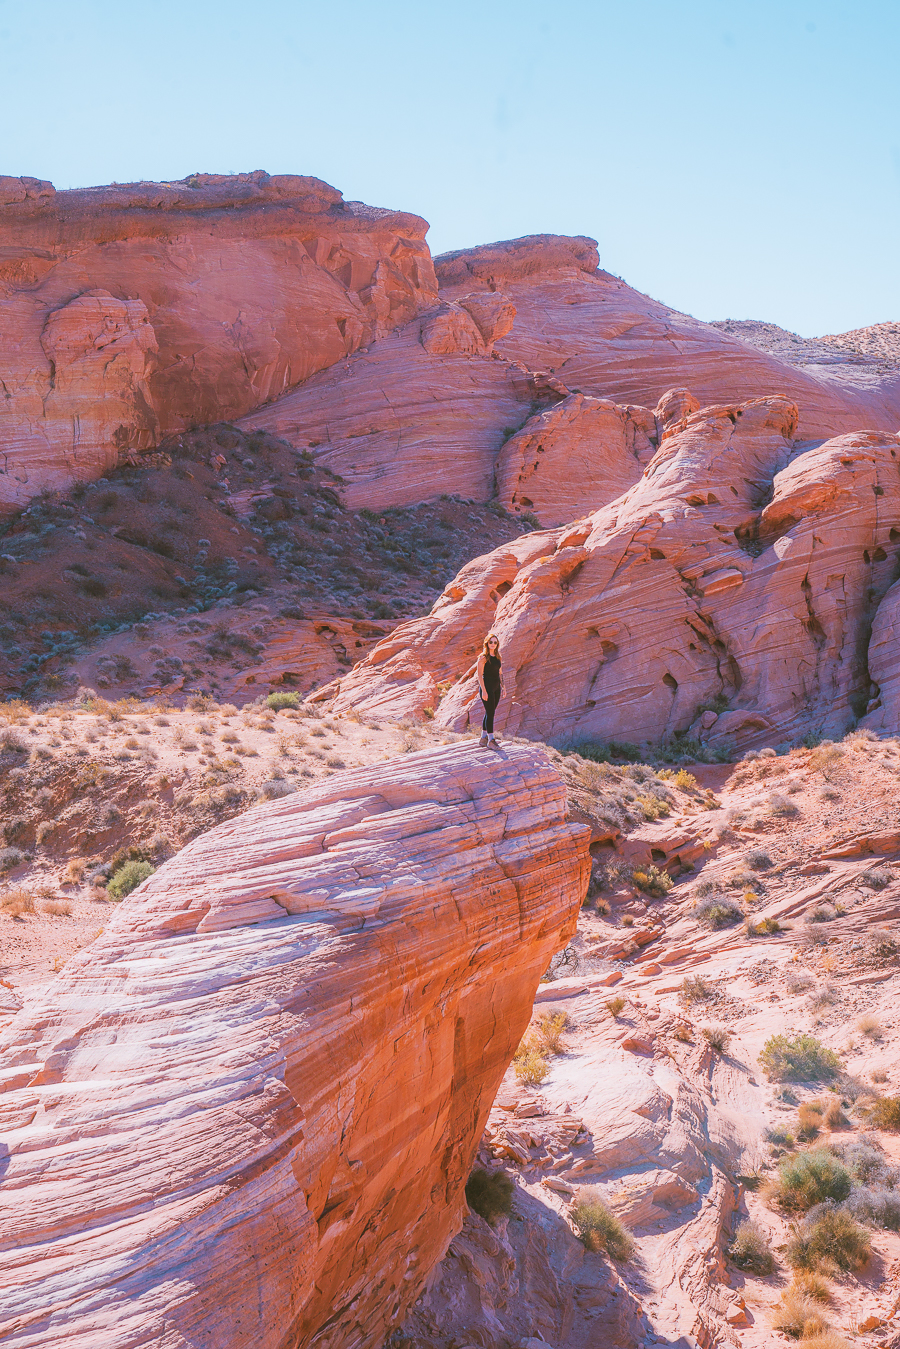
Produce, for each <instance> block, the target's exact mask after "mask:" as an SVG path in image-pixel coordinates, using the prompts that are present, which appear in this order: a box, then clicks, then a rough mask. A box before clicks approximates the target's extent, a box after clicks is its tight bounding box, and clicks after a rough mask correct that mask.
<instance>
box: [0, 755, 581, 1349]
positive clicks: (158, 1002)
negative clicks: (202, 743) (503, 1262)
mask: <svg viewBox="0 0 900 1349" xmlns="http://www.w3.org/2000/svg"><path fill="white" fill-rule="evenodd" d="M587 839H588V830H587V829H585V828H584V827H583V826H581V825H576V824H570V823H567V822H566V798H565V788H564V786H563V783H562V781H561V780H560V778H559V776H558V775H557V773H556V772H555V770H553V769H552V768H551V767H550V765H549V763H548V762H547V761H546V759H545V758H544V757H543V755H542V754H540V753H539V752H538V751H536V750H533V749H530V748H522V747H517V748H514V749H510V750H505V751H504V752H503V753H502V754H500V755H493V754H491V755H485V754H484V753H483V752H482V751H479V750H477V749H476V748H473V747H472V746H468V745H467V746H457V747H455V748H448V749H440V750H437V751H428V752H424V753H420V754H413V755H409V756H405V757H402V758H400V759H397V760H393V761H392V762H391V763H389V764H387V765H384V766H381V767H379V768H378V769H367V770H358V771H355V772H349V773H345V774H342V775H340V776H337V777H334V778H332V779H331V780H330V781H329V782H328V783H327V784H324V785H323V786H321V787H317V788H314V789H311V790H310V791H308V792H305V793H303V794H302V795H295V796H291V797H288V798H285V799H283V800H280V801H278V802H277V803H271V804H268V805H265V806H261V807H258V808H257V809H255V810H252V811H250V812H248V813H246V814H244V815H241V816H239V817H238V818H237V819H235V820H233V821H231V822H230V823H228V824H226V825H223V826H221V827H220V828H218V829H215V830H213V831H211V832H210V833H207V834H205V835H203V836H202V837H201V838H199V839H198V840H196V842H194V843H192V844H191V845H190V846H189V847H188V848H186V849H185V850H184V851H183V852H182V853H181V854H180V855H179V856H178V857H176V858H174V859H173V860H172V861H171V862H170V863H168V864H167V865H166V866H164V867H163V868H162V869H161V870H160V871H158V872H157V873H156V875H155V876H153V877H152V878H151V879H150V880H149V881H147V882H145V884H144V885H143V886H141V888H140V889H139V890H137V891H136V892H135V893H134V895H133V896H131V897H130V898H129V899H128V900H127V901H125V903H124V904H123V906H122V908H121V909H120V910H119V911H118V913H117V914H116V916H115V918H114V919H113V921H112V923H111V924H110V925H109V926H108V928H107V929H106V931H105V932H104V933H103V935H102V936H101V937H100V938H99V939H98V940H97V941H96V942H95V943H94V944H93V946H91V947H90V948H89V949H88V950H86V951H85V952H83V953H82V954H81V955H80V956H78V957H76V958H75V960H73V962H72V963H71V965H70V967H69V968H68V969H67V971H66V973H65V974H64V975H62V976H61V977H60V978H59V979H57V980H56V982H55V983H54V984H52V985H51V986H50V988H49V990H48V991H47V993H46V994H45V995H44V999H43V1001H42V1002H41V1003H40V1004H39V1005H36V1006H33V1007H31V1008H30V1009H27V1010H26V1011H24V1012H23V1013H21V1014H20V1016H19V1017H18V1018H17V1020H15V1021H14V1022H13V1023H12V1025H11V1027H10V1028H9V1029H8V1030H7V1032H6V1034H5V1042H4V1045H3V1052H2V1056H0V1074H2V1077H0V1080H2V1081H3V1083H4V1084H5V1091H4V1093H3V1095H2V1097H0V1118H2V1121H3V1126H4V1128H3V1136H4V1141H5V1145H6V1147H7V1149H8V1153H7V1157H6V1162H5V1166H6V1173H5V1179H4V1185H3V1187H2V1190H0V1195H2V1200H0V1202H2V1203H3V1205H4V1206H5V1212H4V1217H3V1222H4V1231H5V1233H6V1236H5V1239H4V1243H3V1250H4V1254H3V1255H2V1256H0V1266H2V1267H0V1284H2V1287H3V1289H4V1292H3V1296H2V1299H0V1301H2V1305H3V1308H4V1312H3V1316H4V1320H3V1322H2V1324H0V1337H2V1338H3V1341H4V1343H5V1344H9V1345H15V1346H16V1347H17V1349H37V1347H38V1346H40V1349H53V1347H54V1346H62V1345H63V1344H64V1345H65V1346H66V1349H98V1346H100V1345H104V1346H110V1347H111V1346H113V1345H115V1346H116V1349H128V1347H129V1346H135V1349H136V1346H138V1345H140V1346H142V1347H144V1349H147V1347H148V1346H159V1347H160V1349H162V1346H163V1345H165V1346H166V1349H176V1347H178V1346H181V1347H182V1349H187V1347H188V1346H191V1347H192V1349H196V1346H200V1345H208V1346H213V1345H214V1346H216V1349H245V1347H246V1349H250V1347H251V1346H252V1349H284V1346H287V1345H290V1346H291V1347H292V1349H301V1346H312V1345H316V1346H328V1347H329V1349H340V1347H341V1346H347V1349H349V1347H350V1346H353V1349H365V1347H366V1346H372V1347H373V1349H374V1346H377V1345H380V1344H381V1343H382V1342H383V1340H384V1337H385V1335H386V1334H387V1332H388V1330H389V1329H390V1327H391V1325H392V1324H395V1323H396V1318H397V1317H398V1316H402V1315H403V1314H404V1313H405V1311H406V1310H407V1309H408V1308H409V1307H410V1306H411V1305H412V1303H413V1302H414V1300H415V1299H416V1297H417V1296H418V1295H419V1293H420V1292H421V1291H422V1288H423V1284H424V1280H425V1277H426V1275H427V1274H428V1272H429V1270H430V1269H431V1268H432V1266H433V1265H434V1264H435V1262H436V1261H438V1260H439V1259H440V1258H441V1257H442V1255H443V1254H444V1251H445V1250H446V1247H447V1244H448V1242H449V1240H450V1239H451V1237H452V1236H453V1234H454V1232H455V1231H456V1230H457V1229H458V1226H459V1223H460V1221H461V1214H462V1209H463V1202H464V1201H463V1186H464V1184H465V1181H466V1178H467V1175H468V1172H469V1169H470V1167H471V1163H472V1159H473V1156H474V1153H475V1149H476V1147H477V1145H478V1140H479V1138H480V1136H481V1133H482V1129H483V1127H484V1123H485V1120H486V1118H487V1113H488V1110H489V1109H490V1106H491V1103H492V1101H493V1098H494V1095H495V1093H496V1090H497V1087H498V1085H499V1082H500V1080H501V1078H502V1076H503V1073H504V1070H505V1068H506V1067H507V1065H508V1063H509V1061H510V1059H511V1057H512V1054H513V1051H514V1049H515V1047H516V1045H517V1043H518V1041H519V1039H520V1037H521V1035H522V1033H523V1031H524V1029H525V1026H526V1025H527V1023H528V1019H529V1016H530V1012H531V1006H532V1001H533V998H534V993H535V989H536V987H537V984H538V980H539V978H540V976H541V974H542V973H543V971H544V969H545V968H546V966H547V964H548V962H549V959H550V956H551V954H552V953H553V952H554V951H555V950H557V949H558V948H559V947H560V946H561V945H562V944H564V942H565V941H566V940H567V939H568V938H569V937H570V936H571V935H572V933H573V931H574V925H575V919H576V916H577V913H578V909H579V906H580V903H581V899H582V897H583V894H584V891H585V886H586V883H587V875H588V870H589V858H588V855H587Z"/></svg>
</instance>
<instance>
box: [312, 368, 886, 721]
mask: <svg viewBox="0 0 900 1349" xmlns="http://www.w3.org/2000/svg"><path fill="white" fill-rule="evenodd" d="M561 406H562V407H564V406H565V405H561ZM551 415H552V414H551ZM797 421H798V410H797V407H796V405H794V404H792V403H791V402H790V401H789V400H787V399H785V398H765V399H755V400H751V401H749V402H746V403H742V404H733V403H732V404H727V405H719V406H714V407H706V408H702V409H698V408H697V404H696V400H695V399H693V398H691V396H690V395H689V394H688V393H687V392H686V391H679V390H674V391H670V393H669V394H668V395H666V397H665V398H664V399H663V400H661V403H660V406H659V408H658V409H657V423H658V425H659V427H660V431H659V434H660V437H661V443H660V447H659V449H658V450H657V451H656V453H655V454H654V455H653V457H652V458H650V460H649V462H648V463H646V465H645V467H644V469H643V473H642V476H641V477H640V479H639V481H638V482H636V483H635V485H634V486H633V487H631V488H629V489H628V490H627V491H626V492H625V493H624V494H623V495H622V496H621V497H619V498H618V500H615V501H613V502H612V503H611V504H610V505H607V506H605V507H604V508H602V509H601V510H598V511H595V512H594V513H593V514H591V515H588V516H587V517H586V518H583V519H581V520H579V521H576V522H575V523H573V524H570V525H567V526H564V527H562V528H559V529H555V530H546V531H543V532H535V533H532V534H530V535H528V536H526V537H524V538H520V539H518V540H514V541H512V542H511V543H510V544H508V545H506V546H504V547H501V548H499V549H497V550H495V552H493V553H491V554H489V555H488V556H486V557H484V558H478V559H475V560H474V561H473V562H471V563H470V564H469V565H468V566H467V567H465V568H464V569H463V570H462V571H461V572H460V573H459V575H458V576H457V578H456V579H455V580H454V581H453V582H452V583H451V584H450V585H449V586H448V587H447V588H446V590H445V592H444V594H443V596H442V597H441V599H440V600H439V601H438V602H437V604H436V605H435V606H434V608H433V609H432V612H431V614H430V615H428V616H427V617H425V618H421V619H418V620H415V621H413V622H410V623H407V624H404V625H402V626H401V627H399V628H397V629H396V630H395V631H394V632H393V633H392V634H391V635H390V636H389V637H388V638H386V639H385V640H384V641H382V642H381V643H379V644H378V645H377V646H376V647H375V648H374V649H373V651H372V652H371V653H370V654H369V656H368V657H367V659H366V660H365V661H363V662H361V663H360V664H359V665H358V666H357V667H356V668H355V669H354V670H353V671H351V672H350V673H349V674H348V675H346V676H345V677H344V678H343V679H342V680H341V682H340V684H339V685H338V686H333V687H332V688H330V689H328V690H324V691H323V696H328V695H336V697H335V706H336V707H337V708H338V709H340V708H348V707H350V706H353V707H356V708H357V709H359V710H365V711H367V712H369V713H374V714H376V715H377V714H379V713H380V714H387V715H392V716H402V715H410V714H414V713H417V712H418V713H421V712H422V711H423V710H424V709H428V711H429V712H432V713H433V714H434V716H435V720H436V722H437V723H438V724H440V725H444V726H447V727H450V728H453V729H457V730H461V729H464V728H465V727H466V726H467V725H470V724H472V723H474V722H475V721H476V720H477V718H478V717H479V716H480V702H479V701H478V700H477V689H476V687H475V681H474V661H475V658H476V655H477V652H478V650H479V649H480V645H481V641H482V640H483V637H484V634H485V633H486V632H487V631H488V630H489V629H493V630H495V631H496V632H497V633H498V635H499V636H500V640H501V643H502V646H503V651H504V662H505V665H506V668H507V671H508V673H507V676H506V686H507V697H508V699H509V701H508V703H506V704H505V705H504V704H501V717H502V724H504V725H505V726H506V728H507V730H508V731H509V732H510V733H513V734H522V735H526V736H528V737H532V738H538V739H544V740H549V739H552V740H554V741H557V742H559V741H565V742H569V743H577V742H578V741H579V740H589V739H594V740H597V739H602V740H605V739H621V740H628V741H637V742H643V743H651V742H655V741H658V740H664V739H672V738H673V737H678V736H685V735H690V736H691V737H693V738H695V739H696V738H699V739H700V740H702V741H704V742H708V743H710V744H712V745H720V746H722V747H723V748H730V747H734V746H737V747H738V748H743V747H747V746H751V745H753V744H756V743H765V742H770V741H772V740H775V741H779V742H780V741H788V742H792V741H795V740H796V739H798V738H800V737H802V736H803V735H805V734H808V733H809V732H811V731H812V732H816V733H818V734H821V735H835V734H843V732H844V731H845V730H847V729H848V727H849V726H851V725H853V724H854V723H855V719H856V718H857V717H859V716H861V715H862V714H863V713H865V712H866V711H867V710H868V711H869V712H870V713H872V714H874V713H876V712H877V711H878V708H879V707H880V706H881V705H882V704H881V690H880V686H879V685H878V683H877V682H874V681H876V680H877V679H878V677H879V671H881V670H882V669H883V670H884V678H885V683H886V692H885V697H886V698H890V699H895V698H896V694H895V693H894V692H893V689H894V687H895V684H896V670H895V668H894V666H893V665H892V663H891V658H890V657H889V655H888V650H889V643H890V636H889V634H890V632H891V631H892V630H893V629H892V627H891V623H892V622H893V620H892V619H891V620H889V619H888V617H887V614H888V610H889V611H890V613H891V614H892V613H893V611H894V610H895V608H896V604H897V600H896V593H895V592H893V591H889V587H891V585H892V582H893V581H894V578H895V576H896V571H897V566H898V560H900V533H898V531H897V529H895V528H894V525H895V522H896V520H897V516H898V511H900V471H898V461H900V438H898V437H897V436H896V435H891V434H886V433H881V432H875V431H863V432H858V433H856V434H853V435H844V436H838V437H836V438H834V439H832V440H829V441H827V442H826V443H825V444H823V445H820V446H818V447H816V448H812V449H805V450H804V449H803V448H802V447H801V446H797V445H796V444H795V441H794V439H793V438H794V435H795V432H796V427H797ZM632 463H635V461H634V459H633V458H632ZM885 597H887V598H885ZM882 599H884V600H885V603H886V605H887V606H888V610H886V613H885V617H884V618H883V619H882V620H880V621H879V620H878V619H877V618H876V614H877V611H878V606H879V603H880V602H881V601H882ZM873 620H875V622H876V638H875V640H876V643H877V646H878V651H879V652H882V653H884V654H881V655H879V656H878V657H877V659H876V662H875V665H874V668H873V670H871V671H870V669H869V668H868V666H867V664H866V646H867V642H868V636H869V628H870V625H871V623H872V622H873ZM885 625H887V627H885ZM885 634H888V635H887V636H886V635H885ZM891 706H893V702H891Z"/></svg>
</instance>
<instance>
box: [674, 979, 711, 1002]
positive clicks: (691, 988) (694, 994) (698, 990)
mask: <svg viewBox="0 0 900 1349" xmlns="http://www.w3.org/2000/svg"><path fill="white" fill-rule="evenodd" d="M713 992H714V989H713V988H712V986H711V985H710V984H708V983H707V982H706V980H705V979H704V978H703V976H702V975H700V974H695V975H694V976H693V977H691V976H690V975H687V977H686V978H684V979H682V981H681V992H680V995H679V996H680V997H681V1000H682V1002H686V1003H689V1004H690V1003H695V1002H708V1001H709V999H710V998H711V997H712V995H713Z"/></svg>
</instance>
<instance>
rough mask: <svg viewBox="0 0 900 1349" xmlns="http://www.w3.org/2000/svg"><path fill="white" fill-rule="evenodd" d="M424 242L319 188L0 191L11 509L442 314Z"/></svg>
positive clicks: (252, 179) (392, 219)
mask: <svg viewBox="0 0 900 1349" xmlns="http://www.w3.org/2000/svg"><path fill="white" fill-rule="evenodd" d="M426 229H427V225H426V223H425V221H424V220H421V219H420V218H419V217H418V216H414V215H408V214H405V213H402V212H392V211H383V210H377V209H375V208H373V207H368V206H364V205H363V204H362V203H359V202H344V201H343V200H342V198H341V194H340V193H339V192H337V191H336V190H335V189H334V188H332V187H329V186H328V185H327V184H326V183H323V182H320V181H319V180H318V179H316V178H302V177H295V176H290V175H281V176H274V177H270V176H269V175H268V174H266V173H263V172H256V173H250V174H237V175H234V176H229V177H224V176H220V175H214V174H197V175H195V176H193V177H192V178H189V179H186V180H185V181H184V182H179V183H133V184H127V185H124V186H118V185H113V186H111V187H104V188H89V189H85V190H78V191H69V192H54V190H53V187H52V185H51V184H49V183H38V182H37V181H36V180H33V179H18V178H13V179H10V178H2V179H0V348H2V350H3V353H4V366H3V370H2V379H3V385H4V402H3V405H2V408H0V509H2V508H3V507H6V508H7V509H8V508H10V507H14V506H16V505H18V504H24V503H25V501H27V500H28V498H29V497H32V496H34V495H35V494H36V493H37V492H38V491H40V490H41V488H43V487H50V488H58V487H62V486H65V485H66V484H67V483H68V482H71V481H72V479H73V478H84V477H96V476H99V475H100V474H101V473H102V472H103V471H104V469H106V468H108V467H110V466H111V465H112V464H114V463H115V462H116V458H117V455H118V454H119V452H120V451H122V450H123V449H126V448H138V449H140V448H146V447H147V446H148V445H151V444H153V443H154V442H155V439H156V435H157V430H158V429H161V430H162V431H178V430H181V429H182V428H184V427H186V426H189V425H194V424H196V423H202V422H213V421H220V420H222V419H223V418H234V417H239V416H240V415H241V414H242V413H245V412H247V411H249V410H250V409H251V408H254V407H256V406H258V405H259V404H260V403H262V402H265V401H266V400H268V399H270V398H273V397H274V396H276V395H277V394H279V393H281V392H282V391H283V390H284V389H286V388H288V387H290V386H291V385H293V384H296V383H298V382H299V381H300V380H303V379H305V378H306V377H307V376H309V375H310V374H312V373H313V372H315V371H317V370H321V369H323V368H324V367H326V366H328V365H332V364H333V363H334V362H335V361H338V360H340V358H341V357H343V356H346V355H347V354H348V353H349V352H352V351H355V350H356V348H357V347H359V346H361V345H365V344H366V343H367V342H370V341H372V340H373V339H374V338H376V337H378V336H380V335H382V334H384V333H387V332H389V331H390V330H391V329H392V328H394V327H396V326H397V325H398V324H400V323H404V322H406V321H407V320H408V319H409V318H411V317H412V316H413V315H414V314H416V313H417V312H418V311H419V310H420V309H423V308H425V307H427V306H428V305H430V304H433V303H434V298H435V292H436V289H437V287H436V282H435V277H434V270H433V267H432V262H431V256H430V254H429V252H428V248H427V245H426V244H425V242H424V236H425V231H426ZM477 303H481V302H480V301H479V302H477Z"/></svg>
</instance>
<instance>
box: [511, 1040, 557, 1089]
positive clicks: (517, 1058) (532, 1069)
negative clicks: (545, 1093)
mask: <svg viewBox="0 0 900 1349" xmlns="http://www.w3.org/2000/svg"><path fill="white" fill-rule="evenodd" d="M513 1071H514V1072H515V1074H516V1077H517V1078H518V1079H519V1081H520V1082H521V1083H522V1085H523V1086H525V1087H536V1086H538V1085H539V1084H540V1083H541V1082H543V1080H544V1078H545V1077H547V1076H548V1075H549V1073H550V1065H549V1063H548V1062H547V1057H546V1055H545V1054H542V1053H541V1051H540V1049H539V1048H538V1047H537V1045H536V1044H535V1043H534V1041H533V1040H531V1039H528V1038H526V1039H524V1040H523V1041H522V1043H521V1044H520V1045H519V1048H518V1049H517V1050H516V1052H515V1055H514V1056H513Z"/></svg>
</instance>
